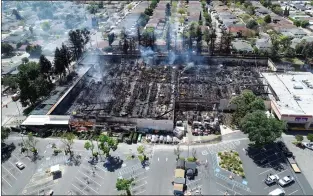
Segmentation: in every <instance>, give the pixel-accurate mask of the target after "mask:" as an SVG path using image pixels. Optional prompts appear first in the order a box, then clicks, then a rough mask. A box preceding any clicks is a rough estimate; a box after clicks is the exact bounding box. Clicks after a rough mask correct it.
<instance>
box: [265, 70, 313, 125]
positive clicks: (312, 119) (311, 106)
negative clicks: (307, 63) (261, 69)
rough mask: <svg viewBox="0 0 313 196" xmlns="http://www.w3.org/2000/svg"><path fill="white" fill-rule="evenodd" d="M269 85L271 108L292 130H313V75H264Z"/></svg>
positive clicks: (307, 73)
mask: <svg viewBox="0 0 313 196" xmlns="http://www.w3.org/2000/svg"><path fill="white" fill-rule="evenodd" d="M262 75H263V77H264V79H265V80H266V82H267V84H268V85H269V87H270V88H269V89H270V91H271V92H269V93H270V98H271V108H272V110H273V112H272V113H274V114H275V115H276V116H277V118H278V119H280V120H284V121H286V122H287V123H288V126H289V128H290V129H304V128H305V129H306V130H308V129H310V130H313V97H312V95H313V74H312V73H311V72H288V73H262Z"/></svg>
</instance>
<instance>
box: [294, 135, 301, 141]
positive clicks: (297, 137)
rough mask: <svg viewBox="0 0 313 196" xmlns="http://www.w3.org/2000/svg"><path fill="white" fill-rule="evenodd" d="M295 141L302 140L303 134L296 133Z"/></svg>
mask: <svg viewBox="0 0 313 196" xmlns="http://www.w3.org/2000/svg"><path fill="white" fill-rule="evenodd" d="M295 138H296V140H297V142H302V141H303V136H302V135H296V136H295Z"/></svg>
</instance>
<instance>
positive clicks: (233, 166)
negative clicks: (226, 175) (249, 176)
mask: <svg viewBox="0 0 313 196" xmlns="http://www.w3.org/2000/svg"><path fill="white" fill-rule="evenodd" d="M218 157H219V166H220V167H221V168H223V169H225V170H228V171H230V172H232V173H234V174H237V175H239V176H241V177H243V178H244V177H245V173H244V171H243V166H242V162H241V160H240V157H239V153H238V152H236V151H224V152H219V153H218Z"/></svg>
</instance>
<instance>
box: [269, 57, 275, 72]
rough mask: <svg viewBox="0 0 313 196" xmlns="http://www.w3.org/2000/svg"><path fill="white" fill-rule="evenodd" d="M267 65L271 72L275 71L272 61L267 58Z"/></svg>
mask: <svg viewBox="0 0 313 196" xmlns="http://www.w3.org/2000/svg"><path fill="white" fill-rule="evenodd" d="M267 64H268V66H269V68H270V69H271V70H272V71H277V68H276V65H275V64H274V63H273V61H272V60H271V59H270V58H268V62H267Z"/></svg>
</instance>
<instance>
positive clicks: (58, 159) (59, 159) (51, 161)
mask: <svg viewBox="0 0 313 196" xmlns="http://www.w3.org/2000/svg"><path fill="white" fill-rule="evenodd" d="M66 160H68V156H67V155H58V156H54V157H47V158H46V159H45V161H44V163H42V164H41V166H42V167H49V166H52V165H56V164H61V163H65V161H66Z"/></svg>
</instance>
